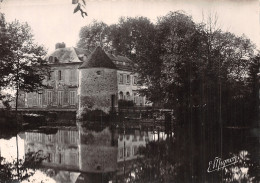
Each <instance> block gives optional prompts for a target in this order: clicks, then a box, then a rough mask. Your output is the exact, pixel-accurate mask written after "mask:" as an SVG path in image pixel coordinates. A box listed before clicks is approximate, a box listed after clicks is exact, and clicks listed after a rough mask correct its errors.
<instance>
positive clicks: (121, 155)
mask: <svg viewBox="0 0 260 183" xmlns="http://www.w3.org/2000/svg"><path fill="white" fill-rule="evenodd" d="M123 155H124V149H123V148H120V149H119V159H122V158H123Z"/></svg>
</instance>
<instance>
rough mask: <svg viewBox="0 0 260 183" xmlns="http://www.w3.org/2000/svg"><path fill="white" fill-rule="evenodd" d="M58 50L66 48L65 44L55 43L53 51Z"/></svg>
mask: <svg viewBox="0 0 260 183" xmlns="http://www.w3.org/2000/svg"><path fill="white" fill-rule="evenodd" d="M59 48H66V44H65V43H64V42H62V43H56V44H55V50H57V49H59Z"/></svg>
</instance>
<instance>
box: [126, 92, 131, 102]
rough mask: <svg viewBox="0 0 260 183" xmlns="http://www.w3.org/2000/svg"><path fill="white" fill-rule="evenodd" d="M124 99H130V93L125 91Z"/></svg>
mask: <svg viewBox="0 0 260 183" xmlns="http://www.w3.org/2000/svg"><path fill="white" fill-rule="evenodd" d="M126 100H130V93H129V92H126Z"/></svg>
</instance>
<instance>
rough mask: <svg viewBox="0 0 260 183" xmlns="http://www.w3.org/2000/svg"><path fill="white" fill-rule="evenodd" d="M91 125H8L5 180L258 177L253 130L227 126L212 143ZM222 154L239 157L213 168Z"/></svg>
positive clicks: (1, 144)
mask: <svg viewBox="0 0 260 183" xmlns="http://www.w3.org/2000/svg"><path fill="white" fill-rule="evenodd" d="M86 124H88V123H87V122H75V123H74V125H66V126H62V125H56V126H54V125H46V126H37V127H30V128H27V129H26V128H25V129H23V130H19V131H18V132H17V135H14V134H13V133H10V131H13V130H10V131H8V129H6V130H2V132H1V139H0V150H1V157H3V158H4V159H2V161H1V165H5V167H3V166H1V176H0V177H1V182H11V181H13V180H18V179H19V180H20V182H29V181H30V182H46V183H48V182H57V183H59V182H60V183H64V182H67V183H78V182H104V183H108V182H113V183H114V182H118V183H119V182H243V181H244V182H257V176H258V175H259V174H258V173H259V159H258V155H259V151H258V150H259V148H258V146H257V145H256V144H258V143H259V137H257V136H255V133H252V130H251V129H234V128H225V129H223V138H222V143H220V142H218V141H216V142H215V144H214V143H213V144H211V142H212V141H211V140H212V139H209V138H208V137H207V134H204V135H205V136H206V138H204V140H202V138H201V137H202V135H203V133H202V132H200V133H198V134H193V135H194V136H187V135H186V134H181V133H178V132H180V131H178V132H177V131H176V130H177V128H175V131H173V132H172V133H171V134H170V135H166V134H165V133H164V132H161V131H160V132H159V134H158V131H156V129H157V128H154V129H151V128H142V127H140V128H136V127H135V128H134V127H132V128H130V127H128V128H127V127H125V126H124V125H123V127H122V126H121V127H119V126H118V125H107V126H106V125H86ZM187 137H193V138H190V139H187ZM213 140H214V139H213ZM219 145H221V150H222V151H221V152H220V151H219V148H218V147H219ZM215 146H216V148H214V147H215ZM17 150H18V152H17ZM17 157H18V159H19V162H20V164H19V165H18V169H19V173H18V172H17ZM216 157H220V158H222V160H225V159H228V158H232V157H237V158H238V159H237V162H236V163H234V164H232V165H229V166H226V167H223V168H222V169H219V170H217V169H216V170H215V171H212V172H207V169H208V167H209V162H210V161H214V159H215V158H216ZM3 171H5V172H3ZM18 174H19V175H18ZM18 177H19V178H18ZM258 178H259V177H258Z"/></svg>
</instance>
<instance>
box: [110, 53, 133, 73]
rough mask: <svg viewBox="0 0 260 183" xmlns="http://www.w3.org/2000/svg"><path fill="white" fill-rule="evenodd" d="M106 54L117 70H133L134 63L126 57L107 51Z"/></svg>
mask: <svg viewBox="0 0 260 183" xmlns="http://www.w3.org/2000/svg"><path fill="white" fill-rule="evenodd" d="M107 56H108V57H109V58H110V59H111V60H112V61H113V62H114V64H115V65H116V67H117V69H118V70H124V71H133V66H134V63H133V61H132V60H130V59H129V58H127V57H124V56H121V55H114V54H111V53H107Z"/></svg>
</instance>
